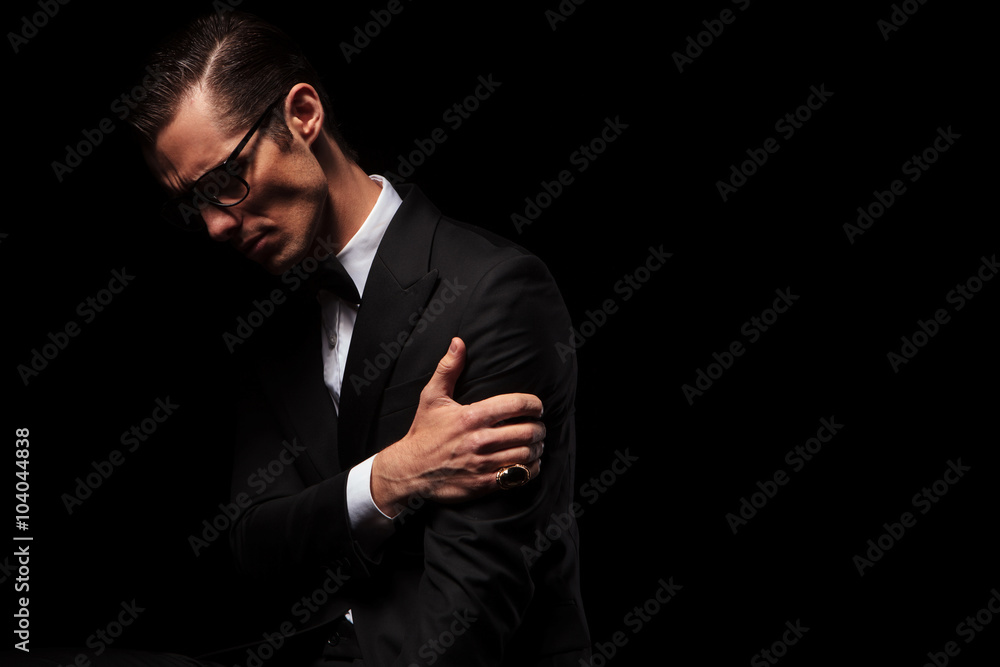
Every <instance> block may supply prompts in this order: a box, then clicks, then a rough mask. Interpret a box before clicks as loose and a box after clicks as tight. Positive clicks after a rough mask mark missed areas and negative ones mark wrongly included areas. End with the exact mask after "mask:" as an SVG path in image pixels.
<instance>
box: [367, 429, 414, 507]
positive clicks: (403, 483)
mask: <svg viewBox="0 0 1000 667" xmlns="http://www.w3.org/2000/svg"><path fill="white" fill-rule="evenodd" d="M397 449H398V448H397V447H396V445H391V446H389V447H387V448H385V449H383V450H382V451H381V452H379V453H378V454H377V455H376V456H375V458H374V460H373V461H372V469H371V495H372V501H373V502H374V503H375V506H376V507H378V509H379V511H381V512H382V513H383V514H385V515H387V516H395V515H396V514H398V513H399V509H400V508H401V507H402V506H404V505H406V501H408V500H409V498H410V495H411V493H412V491H411V489H410V484H409V483H408V481H409V479H408V476H407V475H405V474H401V473H400V471H399V457H398V456H397Z"/></svg>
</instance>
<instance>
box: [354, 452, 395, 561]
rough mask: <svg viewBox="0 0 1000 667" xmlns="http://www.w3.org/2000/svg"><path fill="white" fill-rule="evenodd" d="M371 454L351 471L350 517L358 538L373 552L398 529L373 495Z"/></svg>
mask: <svg viewBox="0 0 1000 667" xmlns="http://www.w3.org/2000/svg"><path fill="white" fill-rule="evenodd" d="M375 456H378V454H375V455H374V456H371V457H369V458H367V459H365V460H364V461H362V462H361V463H359V464H358V465H356V466H354V467H353V468H351V471H350V472H349V473H347V516H348V518H349V519H350V521H351V533H352V534H353V535H354V539H355V540H356V541H357V542H359V543H360V544H361V547H362V548H363V549H364V550H365V552H366V553H368V554H369V555H371V554H373V553H374V552H375V551H376V550H377V549H378V548H379V547H380V546H381V545H382V543H383V542H384V541H385V540H386V539H388V538H389V536H390V535H392V533H393V531H394V530H395V526H394V525H393V522H392V518H391V517H388V516H386V515H385V514H384V513H383V512H382V510H380V509H379V508H378V505H376V504H375V500H374V499H373V498H372V485H371V477H372V462H373V461H374V460H375Z"/></svg>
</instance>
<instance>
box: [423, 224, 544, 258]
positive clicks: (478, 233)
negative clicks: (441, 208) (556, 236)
mask: <svg viewBox="0 0 1000 667" xmlns="http://www.w3.org/2000/svg"><path fill="white" fill-rule="evenodd" d="M434 252H435V254H438V253H441V254H445V253H447V254H449V255H451V256H453V257H454V256H455V254H457V255H458V256H465V258H466V259H467V260H469V261H474V262H476V263H482V262H487V263H491V264H492V263H496V262H502V261H505V260H507V259H511V258H513V257H519V256H533V255H532V253H531V252H530V251H528V250H527V249H525V248H523V247H521V246H519V245H518V244H516V243H514V242H513V241H511V240H509V239H506V238H504V237H503V236H500V235H499V234H495V233H493V232H491V231H489V230H486V229H483V228H482V227H477V226H476V225H471V224H469V223H466V222H460V221H458V220H455V219H453V218H448V217H446V216H442V218H441V220H440V222H439V224H438V228H437V231H436V232H435V235H434Z"/></svg>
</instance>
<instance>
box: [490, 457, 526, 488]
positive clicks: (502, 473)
mask: <svg viewBox="0 0 1000 667" xmlns="http://www.w3.org/2000/svg"><path fill="white" fill-rule="evenodd" d="M529 479H531V472H529V471H528V469H527V468H526V467H525V466H523V465H521V464H520V463H515V464H514V465H510V466H504V467H502V468H500V469H499V470H497V485H498V486H499V487H500V488H501V489H504V490H507V489H513V488H516V487H518V486H524V485H525V484H527V483H528V480H529Z"/></svg>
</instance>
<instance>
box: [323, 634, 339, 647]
mask: <svg viewBox="0 0 1000 667" xmlns="http://www.w3.org/2000/svg"><path fill="white" fill-rule="evenodd" d="M326 643H327V644H329V645H330V646H336V645H337V644H339V643H340V633H339V632H334V633H333V636H332V637H330V638H329V639H327V640H326Z"/></svg>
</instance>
